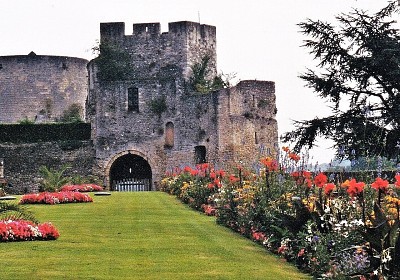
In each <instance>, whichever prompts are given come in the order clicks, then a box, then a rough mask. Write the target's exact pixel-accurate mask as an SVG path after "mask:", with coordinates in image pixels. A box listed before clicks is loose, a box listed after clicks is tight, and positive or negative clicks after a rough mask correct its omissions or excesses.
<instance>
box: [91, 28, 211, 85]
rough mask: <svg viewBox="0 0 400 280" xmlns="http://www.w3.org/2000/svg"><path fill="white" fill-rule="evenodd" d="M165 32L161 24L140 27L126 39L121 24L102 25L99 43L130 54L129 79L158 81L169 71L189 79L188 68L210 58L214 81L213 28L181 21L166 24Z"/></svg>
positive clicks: (134, 29)
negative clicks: (155, 79) (108, 44)
mask: <svg viewBox="0 0 400 280" xmlns="http://www.w3.org/2000/svg"><path fill="white" fill-rule="evenodd" d="M168 28H169V30H168V32H164V33H161V31H160V30H161V27H160V23H140V24H134V25H133V34H132V35H125V24H124V23H122V22H114V23H101V24H100V42H101V43H111V44H113V45H117V46H119V47H120V48H121V49H124V50H127V51H128V52H129V54H130V55H131V57H132V63H133V69H132V73H131V75H132V76H133V78H132V79H153V78H160V75H163V73H165V72H166V71H168V70H170V69H175V70H177V71H178V72H179V76H183V77H184V78H188V77H189V75H191V66H192V65H194V64H195V63H199V62H201V59H202V58H203V57H204V56H205V55H209V56H210V57H211V59H210V62H209V65H210V66H211V67H210V70H211V71H210V73H209V75H210V77H214V76H215V75H216V69H217V67H216V61H217V60H216V59H217V57H216V28H215V26H210V25H205V24H199V23H195V22H189V21H181V22H171V23H169V25H168ZM92 78H94V77H92Z"/></svg>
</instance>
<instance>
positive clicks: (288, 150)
mask: <svg viewBox="0 0 400 280" xmlns="http://www.w3.org/2000/svg"><path fill="white" fill-rule="evenodd" d="M282 150H283V151H284V152H286V153H290V149H289V147H286V146H283V147H282Z"/></svg>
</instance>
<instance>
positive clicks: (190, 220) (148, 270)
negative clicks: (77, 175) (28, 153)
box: [0, 192, 310, 280]
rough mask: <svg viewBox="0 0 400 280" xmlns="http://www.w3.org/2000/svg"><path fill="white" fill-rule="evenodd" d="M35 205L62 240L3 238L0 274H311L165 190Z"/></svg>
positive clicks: (47, 276) (263, 276) (15, 276)
mask: <svg viewBox="0 0 400 280" xmlns="http://www.w3.org/2000/svg"><path fill="white" fill-rule="evenodd" d="M93 198H94V202H93V203H79V204H62V205H32V206H30V209H31V210H32V211H33V212H34V213H35V215H36V217H37V218H38V219H39V220H40V222H47V221H50V222H52V223H53V224H54V225H55V226H56V227H57V229H58V230H59V232H60V238H59V239H58V240H56V241H30V242H11V243H0V246H1V251H2V252H1V268H0V271H1V272H0V279H3V280H4V279H13V280H14V279H157V280H163V279H174V280H175V279H185V280H187V279H202V280H204V279H229V280H232V279H279V280H283V279H291V280H292V279H310V277H308V276H306V275H304V274H301V273H299V272H298V271H297V269H295V268H294V267H293V266H291V265H288V264H287V263H285V262H283V261H282V260H280V259H278V258H276V257H275V256H273V255H270V254H268V253H267V252H266V250H265V249H263V248H262V247H261V246H258V245H256V244H255V243H253V242H251V241H250V240H247V239H245V238H243V237H241V236H239V235H238V234H236V233H234V232H232V231H230V230H229V229H226V228H224V227H221V226H218V225H217V224H216V223H215V219H214V218H213V217H207V216H205V215H202V214H199V213H197V212H195V211H192V210H190V209H189V208H188V207H186V206H185V205H182V204H181V203H180V202H179V201H178V200H176V199H175V198H174V197H172V196H169V195H167V194H165V193H162V192H136V193H113V194H112V195H111V196H93Z"/></svg>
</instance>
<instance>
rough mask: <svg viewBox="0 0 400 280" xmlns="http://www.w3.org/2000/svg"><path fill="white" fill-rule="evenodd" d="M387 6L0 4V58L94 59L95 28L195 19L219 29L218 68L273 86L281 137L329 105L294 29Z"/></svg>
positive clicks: (163, 0)
mask: <svg viewBox="0 0 400 280" xmlns="http://www.w3.org/2000/svg"><path fill="white" fill-rule="evenodd" d="M387 3H388V1H387V0H246V1H242V0H240V1H239V0H67V1H66V0H0V11H1V16H0V38H1V42H0V56H5V55H26V54H28V53H29V52H31V51H34V52H35V53H36V54H38V55H59V56H72V57H80V58H85V59H88V60H90V59H92V58H94V54H93V52H92V50H91V49H92V47H94V46H95V45H96V42H97V41H98V40H99V39H100V38H99V37H100V22H125V28H126V31H125V32H126V33H127V34H131V32H132V24H133V23H148V22H160V23H161V29H162V32H165V31H168V22H175V21H194V22H200V23H202V24H208V25H213V26H216V28H217V68H218V71H219V72H220V73H221V72H222V73H225V74H229V73H235V74H236V80H235V81H234V82H237V81H239V80H248V79H250V80H254V79H256V80H266V81H274V82H275V87H276V89H275V93H276V98H277V108H278V113H277V120H278V131H279V135H281V134H283V133H284V132H288V131H291V130H293V129H294V126H293V120H298V121H299V120H309V119H313V118H315V117H322V116H326V115H328V114H329V112H330V110H329V107H328V106H327V105H328V104H325V103H323V101H322V100H321V99H320V98H318V97H317V96H316V94H315V93H314V92H313V91H312V89H310V88H307V87H305V83H304V82H303V81H302V80H301V79H300V78H298V76H299V74H301V73H302V72H304V71H305V70H306V68H307V67H313V66H314V65H315V61H313V58H312V56H310V55H309V54H308V50H307V49H305V48H303V47H301V45H302V42H303V40H305V39H306V37H305V36H304V35H302V34H301V33H300V32H299V31H300V29H299V27H298V26H297V24H298V23H300V22H302V21H305V20H306V19H307V18H310V19H313V20H323V21H327V22H331V23H335V15H338V14H340V13H348V12H349V11H351V9H352V8H359V9H363V10H366V11H371V12H376V11H378V10H379V9H381V8H382V7H384V6H386V4H387ZM317 145H318V147H316V148H313V149H312V150H311V151H310V162H311V163H316V162H319V163H326V162H329V161H330V160H331V159H332V158H333V157H334V152H335V151H334V150H333V149H330V146H331V145H332V142H330V141H325V140H321V141H319V142H318V143H317Z"/></svg>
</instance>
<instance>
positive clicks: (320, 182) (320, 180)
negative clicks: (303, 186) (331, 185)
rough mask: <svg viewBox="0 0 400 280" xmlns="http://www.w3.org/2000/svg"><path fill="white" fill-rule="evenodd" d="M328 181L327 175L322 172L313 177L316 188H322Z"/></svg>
mask: <svg viewBox="0 0 400 280" xmlns="http://www.w3.org/2000/svg"><path fill="white" fill-rule="evenodd" d="M327 182H328V177H326V175H325V174H324V173H322V172H321V173H319V174H318V175H317V176H315V178H314V184H315V185H316V186H317V187H318V188H322V187H323V186H324V185H325V184H326V183H327Z"/></svg>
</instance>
